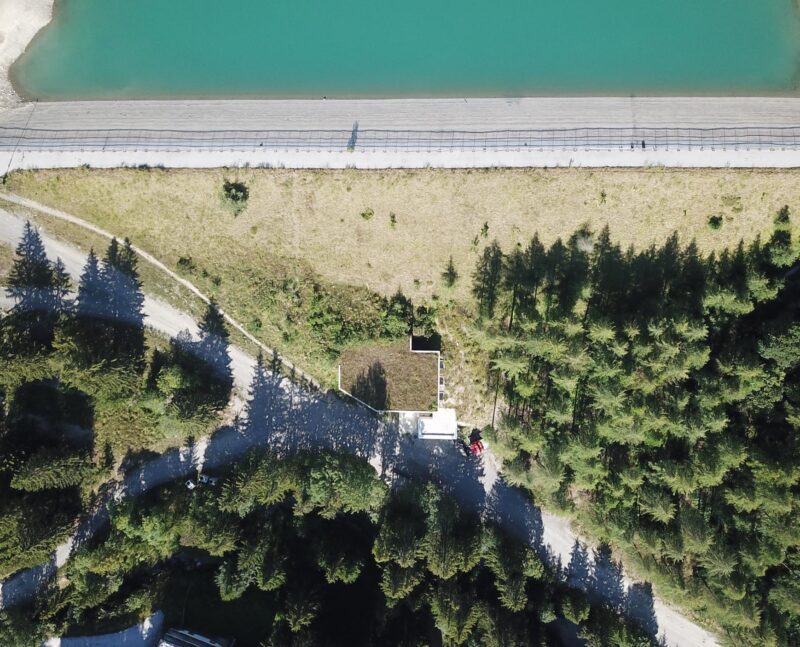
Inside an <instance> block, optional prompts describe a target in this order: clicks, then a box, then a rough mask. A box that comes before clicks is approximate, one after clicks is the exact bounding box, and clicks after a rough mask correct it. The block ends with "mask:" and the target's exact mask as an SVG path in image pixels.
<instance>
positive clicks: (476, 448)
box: [469, 440, 483, 456]
mask: <svg viewBox="0 0 800 647" xmlns="http://www.w3.org/2000/svg"><path fill="white" fill-rule="evenodd" d="M469 451H470V454H472V455H473V456H480V455H481V454H483V442H482V441H480V440H476V441H475V442H472V443H470V446H469Z"/></svg>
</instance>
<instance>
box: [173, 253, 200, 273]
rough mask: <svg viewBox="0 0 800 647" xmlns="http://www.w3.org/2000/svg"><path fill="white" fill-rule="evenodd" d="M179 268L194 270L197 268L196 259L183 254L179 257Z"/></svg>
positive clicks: (188, 270) (187, 270)
mask: <svg viewBox="0 0 800 647" xmlns="http://www.w3.org/2000/svg"><path fill="white" fill-rule="evenodd" d="M177 265H178V269H181V270H184V271H186V272H194V271H195V270H196V269H197V266H196V265H195V263H194V261H193V260H192V257H191V256H181V257H180V258H179V259H178V263H177Z"/></svg>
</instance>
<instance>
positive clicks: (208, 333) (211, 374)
mask: <svg viewBox="0 0 800 647" xmlns="http://www.w3.org/2000/svg"><path fill="white" fill-rule="evenodd" d="M199 333H200V339H199V341H198V342H197V343H196V344H194V345H193V352H194V353H195V354H196V356H197V359H198V360H199V364H198V366H197V368H198V369H199V370H200V371H201V372H202V375H201V376H200V383H201V384H203V385H205V386H206V388H207V390H208V395H209V400H210V401H211V402H213V403H214V404H215V405H216V406H225V405H226V404H227V402H228V398H230V394H231V389H232V388H233V372H232V370H231V356H230V352H229V350H228V342H229V339H230V333H229V332H228V328H227V326H226V325H225V319H224V317H223V316H222V313H221V312H220V310H219V306H218V305H217V303H216V301H214V300H213V299H212V300H211V302H210V303H209V304H208V307H207V308H206V311H205V314H204V315H203V319H202V321H201V322H200V326H199Z"/></svg>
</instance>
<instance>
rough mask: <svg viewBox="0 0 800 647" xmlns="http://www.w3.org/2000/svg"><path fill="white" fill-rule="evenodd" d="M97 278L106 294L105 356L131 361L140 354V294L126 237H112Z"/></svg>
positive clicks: (137, 275) (142, 349)
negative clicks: (119, 240)
mask: <svg viewBox="0 0 800 647" xmlns="http://www.w3.org/2000/svg"><path fill="white" fill-rule="evenodd" d="M100 278H101V282H102V285H103V287H102V293H103V295H104V296H105V297H106V298H107V302H106V307H105V308H104V314H105V315H106V316H105V317H104V319H105V321H106V323H105V328H106V338H107V343H108V346H107V351H108V353H109V355H108V356H109V358H118V359H123V360H126V361H130V362H132V363H134V364H138V363H139V362H141V360H142V358H143V356H144V294H143V293H142V283H141V281H140V280H139V272H138V270H137V261H136V253H135V252H134V251H133V248H132V246H131V243H130V241H129V240H128V239H127V238H126V239H125V241H124V243H123V245H122V247H120V245H119V242H118V241H117V239H116V238H114V239H113V240H112V241H111V244H110V245H109V247H108V250H107V251H106V255H105V257H104V258H103V262H102V266H101V270H100Z"/></svg>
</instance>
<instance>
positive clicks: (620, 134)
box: [0, 123, 800, 152]
mask: <svg viewBox="0 0 800 647" xmlns="http://www.w3.org/2000/svg"><path fill="white" fill-rule="evenodd" d="M641 149H644V150H743V151H746V150H800V126H786V127H767V126H737V127H719V128H666V127H664V128H636V127H619V128H614V127H609V128H549V129H516V130H480V131H477V130H476V131H471V130H382V129H380V130H379V129H360V128H359V127H358V124H357V123H356V124H354V125H353V127H352V128H351V129H348V130H312V129H298V130H289V129H286V130H284V129H271V130H180V129H144V128H142V129H88V128H83V129H43V128H26V127H10V126H5V127H0V150H2V151H12V152H13V151H20V152H22V151H44V152H46V151H52V152H65V151H219V152H223V151H259V150H264V151H329V152H343V151H385V152H406V151H407V152H412V151H415V152H416V151H420V152H425V151H430V152H435V151H443V152H448V151H526V150H535V151H569V150H591V151H618V150H619V151H621V150H641Z"/></svg>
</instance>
